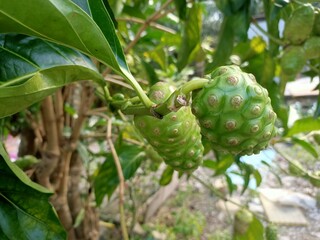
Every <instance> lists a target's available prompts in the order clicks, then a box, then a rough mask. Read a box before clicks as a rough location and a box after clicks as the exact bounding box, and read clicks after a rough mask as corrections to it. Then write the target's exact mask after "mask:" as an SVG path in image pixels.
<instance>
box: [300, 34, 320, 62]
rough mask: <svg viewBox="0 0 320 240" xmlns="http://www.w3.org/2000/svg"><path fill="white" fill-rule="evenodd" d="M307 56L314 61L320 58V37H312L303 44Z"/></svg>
mask: <svg viewBox="0 0 320 240" xmlns="http://www.w3.org/2000/svg"><path fill="white" fill-rule="evenodd" d="M303 48H304V50H305V56H306V58H307V59H314V58H319V57H320V37H315V36H314V37H310V38H309V39H307V41H305V43H304V44H303Z"/></svg>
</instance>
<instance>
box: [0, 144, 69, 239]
mask: <svg viewBox="0 0 320 240" xmlns="http://www.w3.org/2000/svg"><path fill="white" fill-rule="evenodd" d="M0 173H1V174H0V239H19V240H33V239H47V240H51V239H53V240H59V239H66V232H65V230H64V229H63V227H62V226H61V224H60V222H59V220H58V217H57V215H56V212H55V211H54V209H53V207H52V206H51V205H50V203H49V197H50V196H51V195H52V193H51V192H49V191H48V190H47V189H45V188H44V187H42V186H40V185H38V184H36V183H34V182H32V181H31V180H30V179H29V178H28V177H27V176H26V175H25V174H24V172H23V171H22V170H20V168H18V167H17V166H16V165H15V164H14V163H12V162H11V161H10V160H9V157H8V155H7V153H6V151H5V150H4V148H3V145H2V144H0Z"/></svg>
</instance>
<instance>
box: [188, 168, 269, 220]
mask: <svg viewBox="0 0 320 240" xmlns="http://www.w3.org/2000/svg"><path fill="white" fill-rule="evenodd" d="M191 177H192V178H193V179H195V180H197V181H198V182H199V183H201V184H202V185H203V186H204V187H206V188H207V189H208V190H210V191H211V192H212V193H213V194H214V195H216V196H217V197H218V198H220V199H222V200H223V201H225V202H230V203H232V204H234V205H236V206H238V207H239V208H245V209H246V210H248V211H250V212H251V213H252V214H253V215H255V216H256V217H258V218H260V219H263V220H265V221H268V220H267V219H266V217H264V216H262V215H260V214H257V213H255V212H252V211H251V210H250V209H249V208H248V207H246V206H244V205H242V204H240V203H238V202H235V201H233V200H231V199H230V198H227V197H225V196H224V195H223V194H222V193H221V192H219V190H217V189H216V188H215V187H214V186H212V185H211V184H210V183H207V182H205V181H204V180H202V179H201V178H199V177H197V176H196V175H194V174H192V175H191Z"/></svg>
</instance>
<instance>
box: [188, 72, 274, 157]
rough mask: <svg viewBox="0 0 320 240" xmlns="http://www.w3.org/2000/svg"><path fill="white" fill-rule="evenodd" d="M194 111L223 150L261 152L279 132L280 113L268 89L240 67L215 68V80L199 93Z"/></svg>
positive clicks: (205, 132) (203, 128) (207, 134)
mask: <svg viewBox="0 0 320 240" xmlns="http://www.w3.org/2000/svg"><path fill="white" fill-rule="evenodd" d="M192 111H193V113H194V115H195V116H196V117H197V118H198V120H199V123H200V126H201V132H202V134H203V136H204V137H206V138H207V139H208V140H209V141H210V142H211V143H212V148H213V149H214V150H217V151H219V152H223V153H232V154H235V155H236V154H239V155H246V154H247V155H251V154H253V153H258V152H259V151H260V150H262V149H264V148H266V147H267V145H268V143H269V141H270V139H271V138H272V137H274V136H275V134H276V128H275V120H276V114H275V112H274V111H273V109H272V106H271V103H270V98H269V97H268V92H267V90H266V89H264V88H263V87H262V86H260V85H259V84H258V83H257V82H256V80H255V77H254V76H253V75H252V74H247V73H244V72H242V71H241V69H240V68H239V67H238V66H223V67H219V68H217V69H216V70H215V71H213V72H212V74H211V80H210V81H209V82H208V83H207V84H206V86H205V87H204V88H202V89H201V90H200V91H199V92H198V93H196V94H195V96H194V99H193V103H192Z"/></svg>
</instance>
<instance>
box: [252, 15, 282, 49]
mask: <svg viewBox="0 0 320 240" xmlns="http://www.w3.org/2000/svg"><path fill="white" fill-rule="evenodd" d="M251 22H252V24H253V25H254V26H255V27H256V28H258V30H259V31H260V32H262V33H263V34H264V35H266V36H267V37H268V38H269V39H270V40H271V41H273V42H275V43H276V44H279V45H280V46H285V45H286V44H285V43H284V42H283V41H281V40H280V39H278V38H276V37H274V36H272V35H271V34H269V33H268V32H267V31H266V30H264V29H263V28H262V27H261V26H260V25H259V24H258V23H257V21H256V20H255V19H252V20H251Z"/></svg>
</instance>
